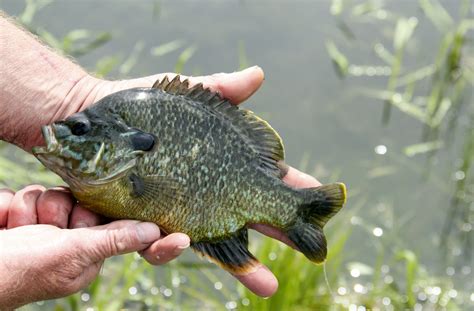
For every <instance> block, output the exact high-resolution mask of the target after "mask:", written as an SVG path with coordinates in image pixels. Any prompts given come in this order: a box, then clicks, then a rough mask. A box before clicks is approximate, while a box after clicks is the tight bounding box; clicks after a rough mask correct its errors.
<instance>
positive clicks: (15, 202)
mask: <svg viewBox="0 0 474 311" xmlns="http://www.w3.org/2000/svg"><path fill="white" fill-rule="evenodd" d="M44 191H45V188H44V187H43V186H40V185H31V186H26V187H25V188H23V189H21V190H20V191H18V192H17V193H15V195H14V196H13V199H12V200H11V203H10V207H9V209H8V222H7V228H9V229H10V228H15V227H20V226H26V225H34V224H36V223H37V222H38V217H37V215H36V201H37V200H38V197H39V196H40V195H41V193H43V192H44Z"/></svg>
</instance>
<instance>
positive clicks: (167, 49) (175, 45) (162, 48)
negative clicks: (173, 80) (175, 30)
mask: <svg viewBox="0 0 474 311" xmlns="http://www.w3.org/2000/svg"><path fill="white" fill-rule="evenodd" d="M183 45H184V42H183V41H181V40H173V41H170V42H167V43H163V44H161V45H159V46H156V47H154V48H152V49H151V51H150V53H151V55H153V56H158V57H161V56H164V55H166V54H169V53H171V52H174V51H176V50H177V49H179V48H181V47H182V46H183Z"/></svg>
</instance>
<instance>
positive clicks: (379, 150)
mask: <svg viewBox="0 0 474 311" xmlns="http://www.w3.org/2000/svg"><path fill="white" fill-rule="evenodd" d="M375 153H376V154H380V155H384V154H386V153H387V146H385V145H378V146H376V147H375Z"/></svg>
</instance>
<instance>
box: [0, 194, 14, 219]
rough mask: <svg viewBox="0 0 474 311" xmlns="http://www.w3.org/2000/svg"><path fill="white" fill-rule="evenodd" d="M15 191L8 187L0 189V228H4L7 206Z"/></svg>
mask: <svg viewBox="0 0 474 311" xmlns="http://www.w3.org/2000/svg"><path fill="white" fill-rule="evenodd" d="M14 195H15V192H13V191H11V190H10V189H0V228H5V227H6V226H7V221H8V208H9V207H10V203H11V201H12V199H13V196H14Z"/></svg>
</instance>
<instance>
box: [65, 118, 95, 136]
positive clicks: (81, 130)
mask: <svg viewBox="0 0 474 311" xmlns="http://www.w3.org/2000/svg"><path fill="white" fill-rule="evenodd" d="M68 123H70V125H69V126H70V128H71V133H72V134H73V135H76V136H81V135H84V134H86V133H87V132H89V131H90V130H91V123H90V122H89V120H88V119H86V118H74V119H72V120H69V122H68Z"/></svg>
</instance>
